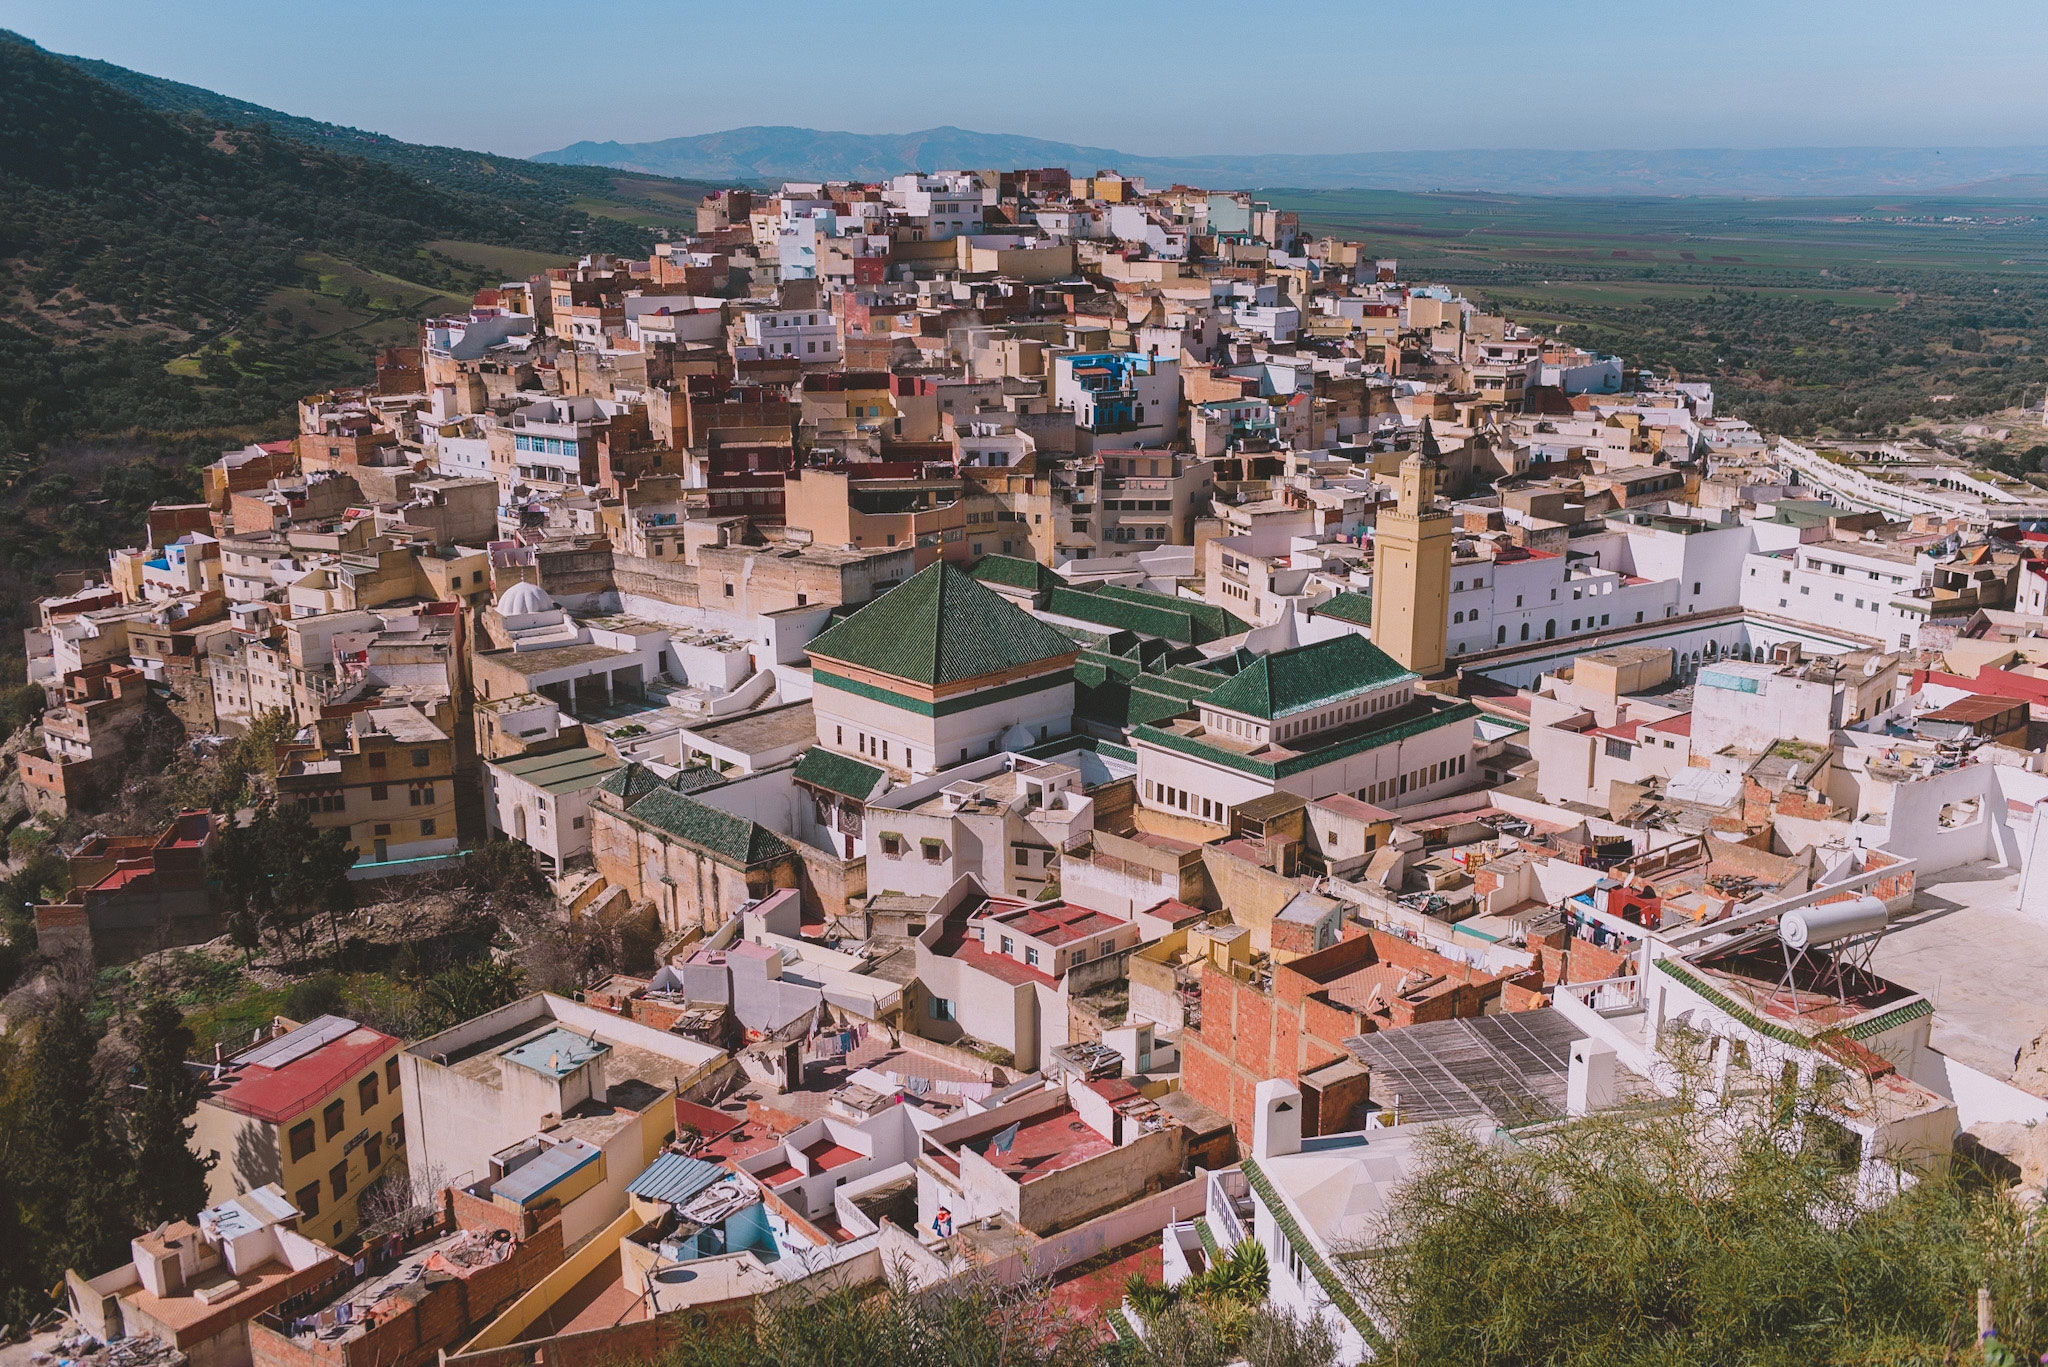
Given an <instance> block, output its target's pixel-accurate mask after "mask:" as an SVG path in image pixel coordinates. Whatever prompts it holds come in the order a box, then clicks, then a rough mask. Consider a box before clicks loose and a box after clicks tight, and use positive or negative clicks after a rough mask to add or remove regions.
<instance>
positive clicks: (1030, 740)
mask: <svg viewBox="0 0 2048 1367" xmlns="http://www.w3.org/2000/svg"><path fill="white" fill-rule="evenodd" d="M1036 744H1038V737H1036V736H1034V735H1032V734H1031V728H1030V727H1028V726H1026V725H1024V724H1023V723H1022V722H1018V723H1017V724H1016V725H1014V726H1012V727H1011V728H1010V729H1009V730H1007V731H1005V732H1003V739H1002V747H1003V748H1004V749H1005V750H1029V749H1030V748H1031V747H1032V746H1034V745H1036Z"/></svg>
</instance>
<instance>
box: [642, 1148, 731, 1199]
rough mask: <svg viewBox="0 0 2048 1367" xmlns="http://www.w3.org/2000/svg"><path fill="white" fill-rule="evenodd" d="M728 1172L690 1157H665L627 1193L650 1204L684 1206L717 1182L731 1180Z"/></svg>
mask: <svg viewBox="0 0 2048 1367" xmlns="http://www.w3.org/2000/svg"><path fill="white" fill-rule="evenodd" d="M727 1175H728V1174H727V1172H726V1170H725V1169H724V1168H722V1167H720V1166H719V1165H718V1164H716V1163H707V1162H705V1161H704V1160H703V1159H701V1158H691V1157H689V1156H688V1155H686V1154H680V1153H665V1154H663V1155H662V1156H661V1157H659V1158H657V1159H655V1160H654V1161H653V1162H652V1163H649V1164H648V1165H647V1171H645V1172H643V1173H641V1174H640V1175H639V1176H638V1177H636V1178H634V1179H633V1182H632V1185H631V1186H629V1187H627V1188H626V1190H627V1191H628V1192H629V1193H631V1194H632V1195H634V1196H638V1197H640V1198H641V1199H643V1200H647V1201H666V1202H668V1203H669V1204H670V1205H681V1204H682V1203H683V1202H685V1201H687V1200H689V1199H690V1198H691V1197H692V1196H695V1195H696V1194H697V1193H698V1192H700V1191H702V1190H704V1188H706V1187H708V1186H710V1185H711V1184H712V1183H713V1182H716V1181H718V1180H719V1179H720V1178H722V1177H725V1176H727Z"/></svg>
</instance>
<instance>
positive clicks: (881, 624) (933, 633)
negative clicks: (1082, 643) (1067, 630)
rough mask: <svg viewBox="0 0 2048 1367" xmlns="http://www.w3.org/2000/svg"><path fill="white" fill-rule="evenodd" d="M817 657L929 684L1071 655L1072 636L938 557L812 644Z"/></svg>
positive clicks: (998, 672)
mask: <svg viewBox="0 0 2048 1367" xmlns="http://www.w3.org/2000/svg"><path fill="white" fill-rule="evenodd" d="M809 649H810V653H811V654H812V655H813V656H815V657H822V658H824V659H827V660H837V661H839V662H841V663H842V664H850V665H858V666H859V667H861V668H863V669H872V670H874V671H876V672H877V673H880V674H891V675H894V676H895V677H897V678H899V679H908V680H910V681H911V682H913V683H921V684H926V685H930V686H936V685H939V684H947V683H957V682H958V681H960V680H962V679H973V678H979V677H980V676H982V675H984V674H1000V673H1004V672H1006V671H1008V670H1012V669H1020V668H1023V667H1025V666H1027V665H1033V664H1037V663H1040V662H1041V661H1045V660H1053V659H1058V658H1060V657H1062V656H1067V655H1072V654H1074V653H1075V652H1076V650H1077V649H1078V647H1077V646H1076V644H1075V642H1073V641H1072V640H1070V639H1068V638H1067V637H1065V636H1063V635H1061V634H1060V633H1059V632H1057V631H1054V630H1053V629H1052V628H1051V627H1049V626H1047V625H1046V624H1045V623H1043V622H1041V621H1039V620H1038V619H1037V618H1036V617H1033V616H1032V615H1031V614H1030V613H1028V612H1025V611H1024V610H1023V609H1021V608H1019V607H1017V606H1016V605H1015V604H1014V603H1011V602H1009V601H1007V600H1006V599H1004V598H1003V597H1002V596H1001V595H1000V594H998V593H996V591H995V590H994V589H991V588H987V587H985V586H983V585H981V584H978V583H976V582H975V581H974V580H973V579H972V578H970V577H969V576H968V575H966V574H964V573H963V572H961V571H960V570H957V569H955V568H953V566H952V565H950V564H948V563H947V562H945V561H943V560H941V561H939V562H938V563H937V564H935V565H932V566H931V567H930V568H928V569H924V570H920V571H918V572H917V573H916V574H914V575H912V576H911V577H910V578H908V579H906V580H904V581H903V582H902V583H901V584H898V585H897V586H896V587H895V588H893V589H890V590H889V591H888V592H887V593H885V594H883V595H882V596H881V597H880V598H877V599H876V600H875V601H874V602H872V603H870V604H868V605H867V606H866V607H864V608H862V609H861V610H860V611H859V612H856V613H855V614H853V616H851V617H849V618H847V619H846V620H845V621H843V622H841V623H839V624H838V625H837V626H834V627H829V628H827V629H826V630H825V631H824V632H822V633H820V634H819V636H818V637H817V639H816V640H814V641H812V642H811V644H810V647H809Z"/></svg>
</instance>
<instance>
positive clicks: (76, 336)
mask: <svg viewBox="0 0 2048 1367" xmlns="http://www.w3.org/2000/svg"><path fill="white" fill-rule="evenodd" d="M704 188H705V187H703V186H699V185H694V184H690V183H686V182H681V181H662V180H657V179H655V178H650V177H629V176H623V175H619V174H618V173H614V172H603V171H591V170H588V169H586V168H578V167H553V166H540V165H537V164H534V163H529V162H521V161H518V160H516V159H509V158H492V157H486V156H483V155H481V154H477V153H471V152H464V151H461V150H459V149H455V148H440V147H421V146H416V145H413V144H410V143H402V142H397V141H395V140H393V139H390V138H384V137H380V136H378V135H376V134H372V133H364V132H361V131H359V130H355V129H343V128H338V127H336V126H334V125H331V124H323V123H319V122H317V121H315V120H310V119H299V118H295V117H293V116H290V115H286V114H280V113H278V112H277V111H274V110H267V109H264V108H262V107H261V106H257V105H251V104H246V103H244V102H241V101H237V100H231V99H227V98H226V97H223V96H219V95H215V94H213V93H212V92H210V91H204V90H199V89H197V88H195V87H192V86H184V85H179V84H177V83H176V82H171V81H163V80H158V79H157V78H155V77H150V76H144V75H141V74H139V73H136V72H131V71H125V70H123V69H122V68H119V67H112V66H108V65H106V64H104V63H99V62H84V61H77V60H74V59H70V58H64V57H59V56H56V55H54V54H51V53H47V52H44V51H43V50H42V49H40V48H38V47H36V46H35V45H34V44H32V43H29V42H28V41H26V40H25V39H22V38H20V37H18V36H16V35H14V34H9V33H4V32H0V454H4V453H9V452H11V453H15V457H16V459H15V461H14V466H13V470H14V472H15V473H17V474H18V473H19V471H20V470H21V469H22V468H23V462H22V460H21V459H20V457H21V456H23V455H25V454H27V453H33V452H37V451H40V450H42V449H43V448H45V447H47V446H48V445H49V444H50V443H52V442H59V443H62V442H68V441H73V440H77V439H80V438H91V437H103V436H112V435H116V434H120V435H125V436H136V437H141V438H143V439H145V440H151V441H158V440H161V439H164V438H173V437H177V436H179V435H182V434H192V433H197V432H202V431H203V432H205V433H207V436H206V438H205V440H206V441H208V442H211V443H213V444H216V445H217V444H218V442H219V440H220V439H222V438H225V439H233V438H234V437H236V436H239V435H243V434H244V433H246V434H247V435H266V434H275V432H276V431H277V428H278V424H280V423H281V422H283V421H285V420H287V419H288V417H289V414H290V409H291V402H292V400H293V399H295V398H296V397H297V396H298V395H300V394H301V393H304V392H306V391H307V390H309V389H315V388H318V387H321V386H323V385H326V384H330V383H336V382H341V381H347V380H354V379H358V378H360V377H361V376H362V375H363V374H364V373H365V369H366V365H367V362H368V361H369V359H370V358H371V356H372V355H374V353H375V351H376V350H377V349H378V348H380V347H384V346H390V345H395V344H400V343H403V342H406V341H408V340H409V339H410V338H411V337H412V336H414V334H415V323H416V320H417V319H418V318H419V317H421V316H422V315H424V314H427V313H432V312H439V311H443V310H446V309H449V308H453V307H458V306H460V305H461V304H462V303H464V302H465V301H466V300H467V299H468V297H469V295H470V294H471V292H472V291H474V290H475V289H476V288H477V287H478V286H479V285H482V284H486V283H490V282H493V281H495V280H498V279H501V278H503V276H504V275H505V274H507V273H508V272H507V270H506V267H508V266H510V267H516V268H517V270H518V272H519V273H522V274H524V273H529V272H531V271H534V270H539V269H542V268H544V267H545V266H547V265H551V264H561V263H564V262H567V261H569V260H572V259H573V258H574V257H575V256H577V255H579V254H581V253H582V252H585V251H592V250H600V251H618V252H630V253H644V252H646V251H647V250H648V248H649V247H650V246H651V245H652V243H653V242H655V241H656V240H658V239H659V237H660V235H661V234H660V231H659V230H660V228H662V227H664V226H667V225H670V224H681V223H687V222H689V221H690V219H691V215H690V212H689V210H690V209H691V208H693V207H694V204H695V202H696V200H697V198H698V197H699V196H700V195H701V194H702V192H703V189H704ZM195 439H196V438H195Z"/></svg>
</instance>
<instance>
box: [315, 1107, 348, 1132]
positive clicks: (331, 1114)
mask: <svg viewBox="0 0 2048 1367" xmlns="http://www.w3.org/2000/svg"><path fill="white" fill-rule="evenodd" d="M347 1109H348V1107H347V1104H346V1103H345V1102H343V1101H342V1099H341V1098H340V1097H336V1098H335V1099H334V1100H332V1101H330V1102H328V1103H327V1109H326V1110H324V1111H322V1112H320V1120H321V1124H322V1126H323V1127H324V1128H325V1129H326V1131H327V1137H328V1138H329V1139H332V1138H334V1136H336V1135H338V1134H340V1133H341V1126H342V1119H343V1116H344V1114H345V1113H346V1111H347Z"/></svg>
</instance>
